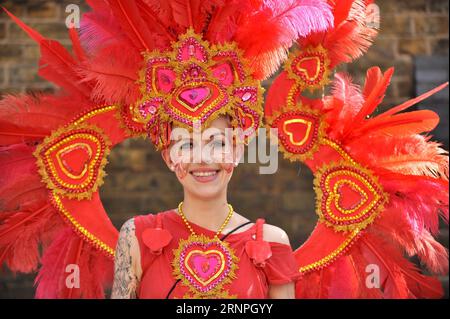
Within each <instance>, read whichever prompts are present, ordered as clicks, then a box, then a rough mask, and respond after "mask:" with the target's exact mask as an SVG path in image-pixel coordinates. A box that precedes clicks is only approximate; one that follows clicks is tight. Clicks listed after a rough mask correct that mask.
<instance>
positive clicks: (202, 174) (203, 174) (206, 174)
mask: <svg viewBox="0 0 450 319" xmlns="http://www.w3.org/2000/svg"><path fill="white" fill-rule="evenodd" d="M216 174H217V172H216V171H212V172H193V173H192V175H194V176H199V177H203V176H212V175H216Z"/></svg>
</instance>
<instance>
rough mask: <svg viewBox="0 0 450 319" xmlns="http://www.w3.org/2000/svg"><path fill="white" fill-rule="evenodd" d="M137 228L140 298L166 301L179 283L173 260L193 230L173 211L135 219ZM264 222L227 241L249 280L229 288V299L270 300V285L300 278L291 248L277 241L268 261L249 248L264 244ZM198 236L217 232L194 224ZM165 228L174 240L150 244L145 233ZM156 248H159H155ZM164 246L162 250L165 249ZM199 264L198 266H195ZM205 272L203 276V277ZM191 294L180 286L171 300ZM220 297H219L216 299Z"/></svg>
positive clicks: (242, 275) (241, 272)
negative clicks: (175, 276) (251, 245)
mask: <svg viewBox="0 0 450 319" xmlns="http://www.w3.org/2000/svg"><path fill="white" fill-rule="evenodd" d="M157 219H160V220H159V221H157ZM134 223H135V226H136V238H137V239H138V241H139V248H140V252H141V267H142V277H141V280H140V287H139V289H138V297H139V298H159V299H163V298H166V297H167V296H168V294H169V292H170V291H171V288H172V286H173V285H174V284H175V282H176V280H175V279H174V277H173V274H172V267H171V264H172V261H173V259H174V254H173V251H174V250H175V249H176V248H177V246H178V242H179V240H180V239H186V238H187V237H188V236H189V230H188V229H187V228H186V225H185V224H184V222H183V220H182V219H181V217H180V216H179V215H178V214H177V213H176V212H175V211H173V210H171V211H166V212H163V213H159V214H157V215H151V214H150V215H143V216H138V217H136V218H135V219H134ZM263 223H264V220H263V219H259V220H257V222H256V223H255V224H253V225H252V226H251V227H250V228H248V229H245V230H244V231H239V232H236V233H232V234H230V235H229V236H228V237H227V238H226V239H225V240H226V241H227V242H229V243H230V246H231V247H232V248H233V249H234V250H235V252H236V255H237V257H238V258H239V263H238V264H237V265H238V269H237V271H236V277H237V278H245V280H235V281H233V282H232V283H230V284H228V285H227V286H225V287H224V288H225V290H226V291H227V293H228V295H229V296H235V297H237V298H250V299H251V298H256V299H262V298H267V297H268V290H269V284H275V285H280V284H287V283H289V282H294V281H295V280H297V279H298V278H299V277H300V274H299V272H298V270H297V264H296V262H295V258H294V255H293V253H292V249H291V247H290V246H289V245H284V244H280V243H276V242H270V243H269V244H270V251H271V254H270V256H266V258H267V259H264V260H261V259H258V256H257V255H255V254H257V253H258V252H253V251H251V250H250V248H249V249H246V244H247V242H250V241H252V242H253V241H255V242H258V243H259V242H262V241H263V240H262V238H261V236H263V231H262V228H263V227H262V226H263ZM191 225H192V227H193V228H194V230H195V232H196V233H201V234H204V235H206V236H208V237H212V236H214V233H215V232H214V231H211V230H209V229H206V228H203V227H201V226H199V225H196V224H193V223H191ZM158 227H159V228H162V229H165V230H167V231H169V233H170V234H171V236H172V240H171V241H170V243H168V244H167V245H166V246H163V244H160V243H158V242H155V241H153V242H149V241H151V239H150V238H146V236H145V233H144V232H145V230H147V229H154V228H158ZM155 245H156V246H157V248H158V249H155V248H154V247H155ZM161 246H162V247H161ZM195 266H196V265H195V264H194V265H193V267H195ZM201 275H202V273H201V272H200V273H199V276H201ZM203 277H204V278H203V279H206V278H208V274H207V273H204V274H203ZM187 293H188V289H187V288H186V287H185V286H183V285H181V284H178V285H176V288H175V289H173V291H172V292H171V293H170V298H183V296H185V295H186V294H187ZM216 297H219V296H216Z"/></svg>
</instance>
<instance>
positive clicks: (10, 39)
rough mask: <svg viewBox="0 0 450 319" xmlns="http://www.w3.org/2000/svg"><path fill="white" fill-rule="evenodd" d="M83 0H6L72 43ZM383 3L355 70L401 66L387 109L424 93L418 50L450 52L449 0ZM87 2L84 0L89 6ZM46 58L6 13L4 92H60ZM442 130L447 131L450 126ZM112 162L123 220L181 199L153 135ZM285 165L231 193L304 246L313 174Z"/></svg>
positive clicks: (10, 286)
mask: <svg viewBox="0 0 450 319" xmlns="http://www.w3.org/2000/svg"><path fill="white" fill-rule="evenodd" d="M81 2H82V1H79V0H72V1H43V0H33V1H27V0H16V1H2V5H3V6H5V7H6V8H7V9H8V10H10V11H11V12H13V13H14V14H16V15H17V16H19V17H20V18H22V19H23V20H24V21H25V22H27V23H29V24H30V25H31V26H32V27H34V28H36V29H37V30H38V31H40V32H42V33H43V34H44V35H46V36H48V37H50V38H54V39H58V40H61V41H62V42H63V44H66V45H68V44H69V41H68V37H67V34H66V29H65V26H64V21H65V14H66V13H65V6H66V4H68V3H74V4H79V3H81ZM377 3H378V4H379V5H380V9H381V15H382V24H381V28H382V31H381V33H380V36H379V37H378V39H377V40H376V43H375V46H374V47H372V48H371V49H370V51H369V52H368V54H367V55H366V56H365V57H363V58H362V59H360V60H359V61H358V62H356V63H354V64H352V65H351V66H349V67H348V68H347V69H348V71H349V72H350V73H351V74H352V75H353V76H354V78H355V79H361V77H362V75H363V74H364V73H365V71H366V69H367V68H369V67H371V66H374V65H379V66H380V67H381V68H382V69H387V68H388V67H390V66H392V65H395V66H396V70H397V71H396V74H395V76H394V79H393V84H392V86H391V88H390V89H389V91H388V98H387V99H386V101H385V103H384V104H383V108H386V107H389V106H392V105H396V104H398V103H401V102H402V101H404V100H406V99H408V98H411V97H412V96H414V95H415V94H416V92H415V88H416V80H415V79H416V77H415V63H414V61H415V58H416V57H417V56H431V57H433V56H444V57H447V56H448V40H449V38H448V1H447V0H422V1H419V0H396V1H393V0H381V1H377ZM86 9H87V8H86V6H82V11H83V10H86ZM38 57H39V50H38V48H37V45H36V44H34V42H33V41H31V40H29V39H28V38H27V37H26V35H25V34H24V33H23V32H22V31H20V30H19V29H18V27H16V26H15V25H14V24H13V23H12V22H11V21H10V20H9V19H8V18H7V17H6V15H5V14H1V15H0V94H4V93H18V92H34V91H38V90H43V91H48V92H52V91H53V90H54V87H53V86H52V85H51V84H48V83H46V82H44V81H42V80H40V79H39V78H38V77H37V75H36V74H37V60H38ZM447 78H448V73H447ZM419 93H421V92H419ZM446 94H447V95H448V91H447V93H446ZM441 129H442V130H444V131H445V132H447V130H448V127H447V126H446V127H442V128H441ZM445 135H446V136H447V139H448V132H447V133H446V134H444V136H445ZM109 161H110V163H109V164H108V165H107V173H108V176H107V177H106V183H105V185H104V186H103V187H102V189H101V196H102V199H103V200H104V205H105V208H106V210H107V212H108V213H109V214H110V216H111V218H112V220H113V223H114V224H115V225H116V226H117V227H120V225H121V224H122V223H123V222H124V221H125V220H126V219H128V218H130V217H131V216H133V215H135V214H141V213H147V212H156V211H161V210H165V209H169V208H173V207H175V206H176V205H177V203H178V202H179V201H180V200H181V198H182V193H181V187H180V185H179V184H178V182H177V181H176V179H175V177H174V176H172V174H171V173H169V172H168V170H167V169H166V168H165V166H164V165H163V162H162V160H161V158H160V155H159V154H157V153H156V152H155V151H154V150H153V148H152V147H151V146H150V144H149V143H148V142H146V141H143V140H129V141H126V142H124V143H123V144H122V145H120V146H118V147H116V148H115V149H114V150H113V152H112V153H111V156H110V158H109ZM279 164H280V167H279V170H278V172H277V174H276V175H275V176H273V175H260V174H258V166H257V165H249V164H245V165H242V166H240V167H239V168H238V169H237V171H236V173H235V176H233V178H232V181H231V183H230V187H229V200H230V202H231V203H232V204H233V205H234V207H235V209H236V211H238V212H240V213H242V214H244V215H245V216H247V217H248V218H251V219H255V218H257V217H265V218H266V220H267V221H268V222H269V223H272V224H275V225H279V226H280V227H282V228H284V229H285V230H286V231H287V232H288V234H289V236H290V239H291V243H292V244H293V246H294V247H298V246H299V245H301V243H302V242H303V241H304V240H305V239H306V238H307V236H308V234H309V233H310V232H311V230H312V229H313V227H314V224H315V221H316V215H315V213H314V194H313V192H312V175H311V173H310V172H309V171H308V170H307V169H305V167H304V166H300V165H298V164H295V165H292V164H290V163H288V162H287V161H283V160H282V159H281V157H280V160H279ZM442 240H443V241H444V242H447V243H448V229H447V228H445V229H443V237H442ZM444 280H446V278H444ZM447 280H448V279H447ZM32 295H33V293H32V279H31V277H30V276H20V275H19V276H18V277H17V278H14V277H12V276H5V275H4V274H2V275H0V297H31V296H32Z"/></svg>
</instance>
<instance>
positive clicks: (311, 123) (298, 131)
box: [272, 111, 320, 154]
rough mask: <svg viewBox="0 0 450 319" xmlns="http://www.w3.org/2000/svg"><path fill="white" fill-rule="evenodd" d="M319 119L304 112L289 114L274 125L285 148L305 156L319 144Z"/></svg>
mask: <svg viewBox="0 0 450 319" xmlns="http://www.w3.org/2000/svg"><path fill="white" fill-rule="evenodd" d="M319 124H320V123H319V118H318V117H317V116H315V115H314V114H310V113H307V112H302V111H293V112H287V113H284V114H282V115H281V116H279V117H278V118H276V119H275V121H274V122H273V123H272V127H275V128H277V129H278V137H279V138H280V141H281V144H282V145H283V146H284V148H285V149H286V150H287V151H288V152H290V153H293V154H305V153H307V152H309V151H310V150H311V149H312V148H313V147H314V145H316V143H317V139H318V132H319Z"/></svg>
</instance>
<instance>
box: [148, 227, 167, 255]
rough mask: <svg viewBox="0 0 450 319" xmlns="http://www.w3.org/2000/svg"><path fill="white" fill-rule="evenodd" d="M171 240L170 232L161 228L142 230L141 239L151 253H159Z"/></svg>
mask: <svg viewBox="0 0 450 319" xmlns="http://www.w3.org/2000/svg"><path fill="white" fill-rule="evenodd" d="M171 240H172V234H171V233H170V232H169V231H168V230H166V229H162V228H147V229H145V230H144V231H143V232H142V241H143V242H144V244H145V245H146V246H147V247H148V248H150V250H151V251H152V253H154V254H160V253H161V252H162V249H163V248H164V247H166V246H167V245H168V244H169V243H170V241H171Z"/></svg>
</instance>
